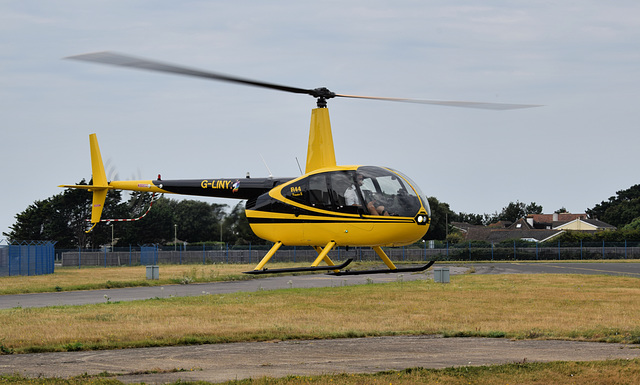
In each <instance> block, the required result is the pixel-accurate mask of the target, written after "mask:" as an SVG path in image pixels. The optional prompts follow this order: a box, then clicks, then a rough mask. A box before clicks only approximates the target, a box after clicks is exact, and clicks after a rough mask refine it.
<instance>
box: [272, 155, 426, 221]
mask: <svg viewBox="0 0 640 385" xmlns="http://www.w3.org/2000/svg"><path fill="white" fill-rule="evenodd" d="M282 195H283V197H284V198H286V199H289V200H291V201H293V202H296V203H300V204H302V205H305V206H310V207H313V208H315V209H321V210H329V211H334V212H341V213H349V214H359V215H380V216H401V217H414V216H415V215H416V214H418V212H419V211H420V209H421V207H422V206H424V207H425V209H426V210H427V213H429V215H430V210H429V204H428V203H427V200H426V199H425V198H424V196H423V195H422V193H421V192H420V190H419V188H418V187H417V185H416V184H415V183H413V182H412V181H411V180H410V179H409V178H407V177H406V176H405V175H403V174H401V173H399V172H397V171H395V170H391V169H387V168H382V167H375V166H361V167H358V168H357V169H355V170H337V171H329V172H321V173H317V174H312V175H309V176H306V177H304V178H302V179H299V180H296V181H294V182H292V183H290V184H288V185H286V186H283V189H282Z"/></svg>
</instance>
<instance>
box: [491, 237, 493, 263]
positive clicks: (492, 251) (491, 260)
mask: <svg viewBox="0 0 640 385" xmlns="http://www.w3.org/2000/svg"><path fill="white" fill-rule="evenodd" d="M491 262H493V242H491Z"/></svg>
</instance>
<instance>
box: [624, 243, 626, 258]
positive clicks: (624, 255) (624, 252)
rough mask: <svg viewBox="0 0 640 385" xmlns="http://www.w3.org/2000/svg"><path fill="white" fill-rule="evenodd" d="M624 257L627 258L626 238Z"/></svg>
mask: <svg viewBox="0 0 640 385" xmlns="http://www.w3.org/2000/svg"><path fill="white" fill-rule="evenodd" d="M624 259H627V240H626V239H625V240H624Z"/></svg>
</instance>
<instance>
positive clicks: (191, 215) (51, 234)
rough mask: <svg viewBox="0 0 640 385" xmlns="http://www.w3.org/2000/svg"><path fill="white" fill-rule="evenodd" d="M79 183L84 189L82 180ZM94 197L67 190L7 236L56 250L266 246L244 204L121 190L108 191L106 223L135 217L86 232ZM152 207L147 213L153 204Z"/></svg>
mask: <svg viewBox="0 0 640 385" xmlns="http://www.w3.org/2000/svg"><path fill="white" fill-rule="evenodd" d="M79 184H81V185H86V184H87V183H86V181H85V180H84V179H83V180H82V181H81V182H80V183H79ZM91 199H92V196H91V194H88V193H87V192H86V191H84V190H79V189H66V190H64V191H63V192H62V193H59V194H56V195H54V196H52V197H50V198H47V199H44V200H40V201H36V202H34V203H32V204H31V205H29V206H28V207H27V208H26V209H25V210H24V211H23V212H21V213H19V214H17V215H16V222H15V224H13V225H12V226H10V227H9V229H10V231H9V232H8V233H3V235H4V236H5V237H7V238H8V239H9V240H45V239H46V240H55V241H57V243H56V248H62V249H67V248H77V247H82V248H97V247H100V246H101V245H108V244H111V243H112V240H113V243H114V244H113V246H115V247H120V246H129V245H143V244H152V243H153V244H167V243H172V242H174V241H175V240H176V239H177V240H179V241H180V242H187V243H198V242H214V241H218V242H220V241H222V242H225V243H231V244H249V243H254V244H262V243H264V242H266V241H264V240H262V239H260V238H258V237H257V236H255V234H253V231H251V228H250V227H249V222H248V221H247V219H246V217H245V215H244V205H243V202H239V203H238V204H236V205H235V206H234V207H233V208H231V209H230V211H228V209H229V206H228V205H224V204H216V203H207V202H202V201H196V200H175V199H169V198H165V197H164V196H161V197H159V198H157V199H155V200H153V201H152V199H154V197H152V195H151V194H149V193H140V192H134V193H131V195H130V197H129V198H128V199H127V200H123V199H122V192H121V191H118V190H109V192H108V194H107V200H106V202H105V205H104V210H103V213H102V218H103V219H122V218H128V219H134V218H139V217H140V216H142V215H144V214H145V212H147V210H148V213H147V214H146V215H145V216H144V218H142V219H140V220H137V221H128V222H116V221H113V222H110V223H109V222H106V223H108V225H105V223H104V222H103V223H100V224H99V225H98V226H96V227H95V228H94V229H93V230H92V231H91V232H90V233H86V232H85V231H86V230H87V225H88V221H87V219H88V218H90V217H91V204H92V202H91ZM151 204H152V205H153V206H152V207H151V209H150V210H149V207H150V205H151Z"/></svg>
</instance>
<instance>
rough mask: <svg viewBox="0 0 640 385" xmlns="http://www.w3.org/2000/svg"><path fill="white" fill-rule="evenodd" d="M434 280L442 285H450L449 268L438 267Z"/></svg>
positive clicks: (434, 272)
mask: <svg viewBox="0 0 640 385" xmlns="http://www.w3.org/2000/svg"><path fill="white" fill-rule="evenodd" d="M433 280H434V281H435V282H440V283H449V268H448V267H436V268H435V269H433Z"/></svg>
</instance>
